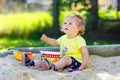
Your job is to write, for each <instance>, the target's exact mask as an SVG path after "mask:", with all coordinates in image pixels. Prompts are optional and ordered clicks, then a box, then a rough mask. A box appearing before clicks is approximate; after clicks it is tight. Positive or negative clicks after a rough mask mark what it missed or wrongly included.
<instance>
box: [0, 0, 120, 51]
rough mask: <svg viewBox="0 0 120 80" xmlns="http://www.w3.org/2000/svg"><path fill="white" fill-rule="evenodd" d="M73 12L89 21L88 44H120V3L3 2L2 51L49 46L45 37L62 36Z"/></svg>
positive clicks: (71, 0) (0, 16)
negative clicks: (64, 25)
mask: <svg viewBox="0 0 120 80" xmlns="http://www.w3.org/2000/svg"><path fill="white" fill-rule="evenodd" d="M72 12H76V13H78V14H80V15H81V16H83V18H84V20H85V24H86V32H85V35H83V37H84V38H85V40H86V41H87V45H104V44H120V0H0V52H1V51H5V50H7V49H8V48H16V47H43V46H49V45H48V44H46V43H44V42H42V41H41V40H40V37H41V35H42V34H43V33H44V34H46V35H47V36H49V37H52V38H56V39H57V38H58V37H60V36H61V35H62V34H63V33H62V32H60V28H61V24H62V22H63V20H64V18H65V17H66V16H67V15H69V14H71V13H72Z"/></svg>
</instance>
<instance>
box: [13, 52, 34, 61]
mask: <svg viewBox="0 0 120 80" xmlns="http://www.w3.org/2000/svg"><path fill="white" fill-rule="evenodd" d="M23 53H26V54H27V55H28V57H29V58H30V59H33V57H34V56H35V54H32V52H13V54H14V56H15V59H16V60H19V61H21V60H22V54H23Z"/></svg>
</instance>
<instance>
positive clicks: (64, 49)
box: [57, 35, 86, 62]
mask: <svg viewBox="0 0 120 80" xmlns="http://www.w3.org/2000/svg"><path fill="white" fill-rule="evenodd" d="M57 41H58V44H59V45H60V56H61V57H63V56H70V57H73V58H75V59H76V60H77V61H79V62H82V60H83V56H82V53H81V51H80V48H81V47H83V46H86V41H85V40H84V39H83V37H82V36H80V35H78V36H76V37H75V38H73V39H68V38H67V35H63V36H61V37H60V38H59V39H58V40H57Z"/></svg>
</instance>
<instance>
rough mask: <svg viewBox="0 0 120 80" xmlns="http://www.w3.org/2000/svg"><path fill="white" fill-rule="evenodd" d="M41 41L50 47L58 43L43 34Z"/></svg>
mask: <svg viewBox="0 0 120 80" xmlns="http://www.w3.org/2000/svg"><path fill="white" fill-rule="evenodd" d="M41 40H42V41H44V42H46V43H48V44H50V45H52V46H58V42H57V40H56V39H53V38H49V37H47V36H46V35H45V34H43V35H42V37H41Z"/></svg>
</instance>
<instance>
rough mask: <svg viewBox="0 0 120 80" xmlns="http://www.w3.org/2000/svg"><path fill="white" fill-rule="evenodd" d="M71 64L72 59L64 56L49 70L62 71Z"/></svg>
mask: <svg viewBox="0 0 120 80" xmlns="http://www.w3.org/2000/svg"><path fill="white" fill-rule="evenodd" d="M71 63H72V59H71V58H70V57H67V56H65V57H63V58H62V59H60V60H59V61H57V62H56V63H54V64H52V65H51V69H53V70H59V69H63V68H65V67H66V66H69V65H70V64H71Z"/></svg>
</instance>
